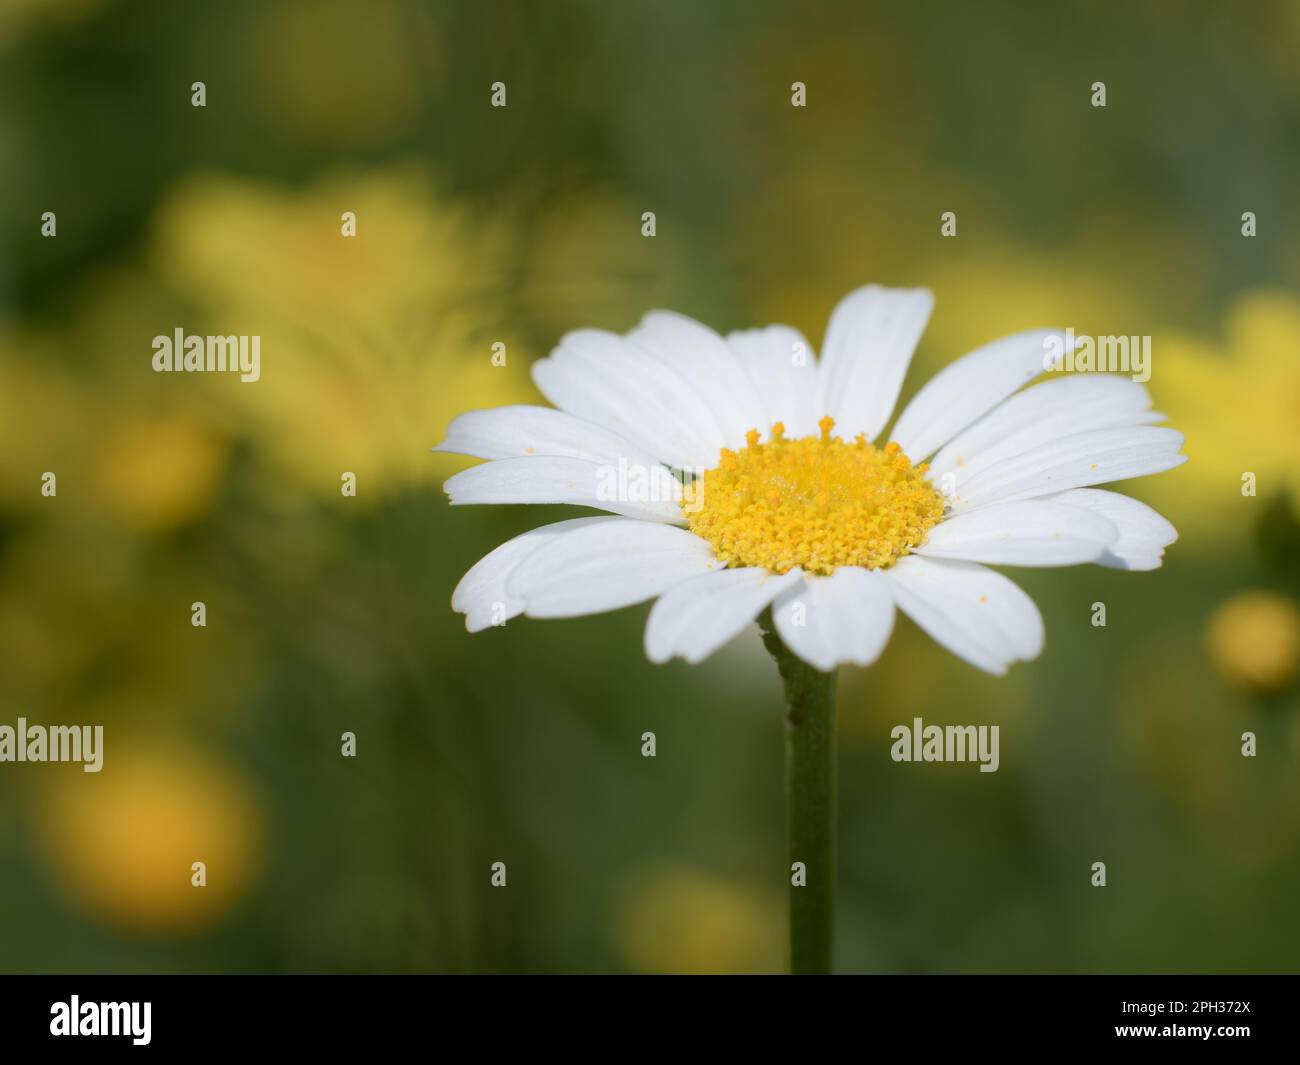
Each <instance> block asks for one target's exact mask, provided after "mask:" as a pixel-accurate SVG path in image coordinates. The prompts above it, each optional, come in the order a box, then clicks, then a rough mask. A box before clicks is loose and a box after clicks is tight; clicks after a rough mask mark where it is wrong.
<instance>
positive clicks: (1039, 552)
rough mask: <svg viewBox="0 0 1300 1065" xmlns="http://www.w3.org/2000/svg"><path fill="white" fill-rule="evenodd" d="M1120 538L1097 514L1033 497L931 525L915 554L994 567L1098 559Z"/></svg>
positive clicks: (975, 511)
mask: <svg viewBox="0 0 1300 1065" xmlns="http://www.w3.org/2000/svg"><path fill="white" fill-rule="evenodd" d="M1118 539H1119V529H1117V528H1116V527H1115V525H1114V524H1113V523H1112V522H1110V521H1108V520H1107V519H1106V518H1105V517H1103V516H1102V515H1101V514H1098V513H1094V512H1092V511H1086V510H1083V509H1081V508H1079V507H1067V506H1061V505H1060V504H1059V503H1046V502H1043V501H1042V500H1037V499H1032V500H1025V501H1023V502H1019V503H996V504H994V505H993V506H991V507H981V508H980V509H979V510H974V511H971V512H970V513H969V514H958V515H957V516H956V517H953V518H949V519H948V520H947V521H944V522H941V523H940V524H939V525H936V526H935V527H934V528H933V529H931V530H930V535H929V536H928V537H927V538H926V541H925V543H924V544H922V545H921V546H920V547H918V548H916V549H915V550H916V553H917V554H918V555H925V556H926V557H928V558H956V559H962V560H964V561H966V562H984V563H987V564H989V565H993V566H1073V565H1076V564H1078V563H1080V562H1096V561H1097V560H1098V559H1099V558H1101V557H1102V555H1103V554H1104V553H1105V551H1106V549H1107V547H1109V546H1110V545H1112V544H1114V543H1115V541H1116V540H1118Z"/></svg>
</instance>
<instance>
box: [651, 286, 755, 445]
mask: <svg viewBox="0 0 1300 1065" xmlns="http://www.w3.org/2000/svg"><path fill="white" fill-rule="evenodd" d="M627 339H628V340H630V341H631V342H632V343H633V344H635V345H637V346H638V347H640V348H644V349H645V350H646V351H648V352H650V353H651V354H652V355H653V356H654V357H655V358H656V359H658V360H659V361H660V362H662V363H664V365H666V366H668V367H671V368H672V369H673V370H674V371H676V373H677V374H678V375H680V376H681V377H682V379H683V380H686V381H689V382H690V383H691V385H692V386H693V387H694V388H696V389H697V390H698V391H699V393H700V394H701V395H702V396H703V397H704V398H705V399H706V400H707V401H708V403H709V407H710V408H711V409H712V411H713V414H714V417H715V418H716V419H717V421H718V424H719V426H721V428H722V432H723V436H724V438H725V439H726V442H727V445H728V446H729V447H743V446H744V443H745V434H746V433H747V432H748V431H749V430H750V429H760V430H761V429H763V428H765V427H764V426H763V424H762V420H763V415H764V413H765V412H764V409H763V401H762V400H761V399H760V398H759V395H758V392H757V391H756V390H755V388H754V384H753V382H752V381H751V380H750V377H749V375H748V374H747V373H746V372H745V370H744V368H743V367H742V366H741V364H740V360H739V359H738V358H737V357H736V353H735V352H734V351H733V350H732V349H731V348H729V347H728V346H727V344H726V342H725V341H724V340H723V339H722V337H720V336H718V334H717V333H715V332H714V331H713V330H712V329H710V328H709V327H708V326H707V325H703V324H701V323H700V322H697V321H695V319H693V318H687V317H686V316H685V315H682V314H675V313H674V312H672V311H651V312H650V313H649V314H647V315H646V316H645V317H644V318H643V319H641V324H640V325H639V326H637V327H636V328H635V329H634V330H632V332H630V333H628V335H627Z"/></svg>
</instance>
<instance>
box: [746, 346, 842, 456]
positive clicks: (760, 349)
mask: <svg viewBox="0 0 1300 1065" xmlns="http://www.w3.org/2000/svg"><path fill="white" fill-rule="evenodd" d="M727 344H728V345H729V346H730V347H731V349H732V350H733V351H734V352H736V354H737V356H738V357H739V359H740V363H741V365H742V366H743V367H744V368H745V371H746V372H747V373H748V374H749V376H750V378H751V379H752V380H753V382H754V387H755V389H756V390H757V391H758V394H759V398H760V399H761V400H762V402H763V417H762V419H761V421H760V422H759V423H758V424H757V425H755V426H753V428H755V429H758V430H759V431H760V432H761V433H762V434H763V435H764V436H766V435H767V431H768V430H769V429H771V428H772V425H773V424H774V423H776V422H782V423H784V425H785V431H786V435H787V436H789V437H798V436H811V435H812V434H813V433H815V432H816V431H817V419H818V418H820V417H821V416H822V415H823V414H824V413H825V411H819V410H818V409H817V407H818V404H819V402H820V397H819V396H818V393H817V388H818V379H817V360H816V358H815V357H814V355H813V349H812V345H811V344H809V343H808V341H807V340H805V339H804V336H803V334H802V333H800V332H799V331H798V330H797V329H791V328H790V327H789V326H786V325H769V326H768V327H767V328H766V329H745V330H742V331H740V332H736V333H728V334H727Z"/></svg>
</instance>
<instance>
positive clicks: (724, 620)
mask: <svg viewBox="0 0 1300 1065" xmlns="http://www.w3.org/2000/svg"><path fill="white" fill-rule="evenodd" d="M799 576H800V571H799V570H797V569H795V570H791V571H790V572H789V573H786V574H784V575H783V576H780V577H778V576H776V575H774V574H771V573H768V572H767V570H765V569H760V568H754V567H747V568H744V569H720V570H715V571H713V572H712V573H705V574H702V575H701V576H699V577H692V578H691V579H690V580H688V581H683V582H682V583H681V584H679V585H677V586H676V587H675V588H673V589H672V590H671V591H669V592H667V593H665V594H664V595H662V596H660V597H659V599H658V600H657V601H656V602H655V605H654V606H653V607H651V608H650V620H649V621H648V622H646V630H645V652H646V657H648V658H649V659H650V661H651V662H667V661H668V660H669V659H670V658H672V657H673V656H674V655H678V656H680V657H681V658H684V659H686V661H687V662H690V663H692V664H693V663H695V662H700V661H703V660H704V659H705V658H708V657H709V655H711V654H713V652H714V651H716V650H717V649H718V648H719V647H721V646H722V645H723V644H724V643H726V642H727V641H728V640H730V639H731V638H732V637H733V636H735V635H736V633H738V632H740V630H741V629H743V628H744V627H745V626H746V625H748V624H749V623H750V622H751V621H753V620H754V618H755V617H756V616H757V615H758V613H759V611H761V610H762V609H763V608H764V607H765V606H767V604H768V603H770V602H771V601H772V600H773V599H774V598H776V596H777V595H779V594H780V593H781V592H783V591H784V590H785V589H786V588H788V587H790V585H791V584H793V583H794V582H795V581H797V580H798V579H799Z"/></svg>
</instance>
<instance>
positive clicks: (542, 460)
mask: <svg viewBox="0 0 1300 1065" xmlns="http://www.w3.org/2000/svg"><path fill="white" fill-rule="evenodd" d="M620 472H623V473H624V474H625V475H624V476H622V477H620ZM442 489H443V491H444V492H446V493H447V494H448V495H449V496H450V497H451V505H452V506H454V507H458V506H463V505H466V504H474V503H572V504H574V505H576V506H580V507H595V508H597V509H598V510H608V511H610V512H611V513H613V514H625V515H627V516H628V517H632V518H642V519H644V520H646V521H654V522H673V523H681V522H684V521H685V520H686V519H685V518H684V516H683V515H682V508H681V492H682V486H681V483H680V482H679V481H678V480H677V478H676V477H674V476H673V475H672V474H671V473H669V472H668V470H667V469H665V468H664V467H663V466H660V465H658V464H655V465H654V466H653V467H651V468H649V469H646V470H640V469H633V470H627V471H620V468H619V467H616V466H614V467H611V466H609V465H605V464H601V463H597V462H589V461H588V460H586V459H571V458H555V457H551V456H547V455H536V456H533V457H529V458H522V459H497V460H496V461H495V462H484V463H482V464H481V465H479V466H471V467H470V468H469V469H467V470H461V472H460V473H458V474H455V475H454V476H452V477H450V478H448V479H447V482H446V483H445V484H444V485H443V486H442Z"/></svg>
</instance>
